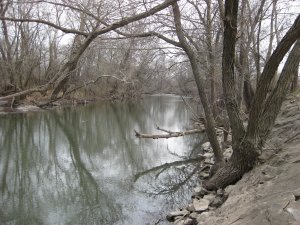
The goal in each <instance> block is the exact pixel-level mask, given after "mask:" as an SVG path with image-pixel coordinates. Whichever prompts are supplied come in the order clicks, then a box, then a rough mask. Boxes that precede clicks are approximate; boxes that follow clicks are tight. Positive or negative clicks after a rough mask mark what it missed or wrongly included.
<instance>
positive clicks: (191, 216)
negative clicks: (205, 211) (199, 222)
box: [190, 212, 200, 219]
mask: <svg viewBox="0 0 300 225" xmlns="http://www.w3.org/2000/svg"><path fill="white" fill-rule="evenodd" d="M199 215H200V214H199V213H197V212H192V213H191V214H190V218H192V219H197V218H198V216H199Z"/></svg>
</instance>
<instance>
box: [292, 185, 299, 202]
mask: <svg viewBox="0 0 300 225" xmlns="http://www.w3.org/2000/svg"><path fill="white" fill-rule="evenodd" d="M293 195H294V196H295V201H299V200H300V188H298V189H296V190H294V191H293Z"/></svg>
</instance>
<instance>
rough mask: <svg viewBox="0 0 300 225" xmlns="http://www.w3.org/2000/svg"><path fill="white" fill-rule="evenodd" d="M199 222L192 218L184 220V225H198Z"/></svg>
mask: <svg viewBox="0 0 300 225" xmlns="http://www.w3.org/2000/svg"><path fill="white" fill-rule="evenodd" d="M196 224H197V221H196V220H195V219H192V218H187V219H185V220H184V223H183V224H182V225H196Z"/></svg>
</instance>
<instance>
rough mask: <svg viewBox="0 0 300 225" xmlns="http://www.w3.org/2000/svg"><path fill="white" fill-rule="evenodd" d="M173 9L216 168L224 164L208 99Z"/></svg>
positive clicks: (179, 18) (175, 8)
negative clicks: (203, 116)
mask: <svg viewBox="0 0 300 225" xmlns="http://www.w3.org/2000/svg"><path fill="white" fill-rule="evenodd" d="M172 9H173V14H174V22H175V28H176V33H177V36H178V39H179V42H180V43H181V45H182V48H183V50H184V51H185V52H186V54H187V56H188V58H189V61H190V63H191V67H192V71H193V74H194V78H195V81H196V85H197V89H198V93H199V96H200V100H201V103H202V106H203V110H204V113H205V118H206V121H205V128H206V134H207V137H208V140H209V142H210V143H211V146H212V149H213V152H214V155H215V161H216V167H215V168H218V167H219V166H221V165H223V164H224V158H223V154H222V151H221V148H220V145H219V142H218V139H217V134H216V130H215V127H216V125H215V120H214V118H213V113H212V108H211V105H210V104H209V102H208V98H207V96H206V93H205V88H204V81H203V80H202V78H201V74H200V70H199V67H198V61H197V56H196V53H195V52H194V50H193V49H192V47H191V46H190V45H189V44H188V43H187V41H186V38H185V36H184V33H183V31H182V25H181V16H180V11H179V7H178V4H177V2H175V3H173V5H172Z"/></svg>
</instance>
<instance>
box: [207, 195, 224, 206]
mask: <svg viewBox="0 0 300 225" xmlns="http://www.w3.org/2000/svg"><path fill="white" fill-rule="evenodd" d="M223 202H224V201H223V199H222V198H221V197H220V196H217V197H215V199H214V200H213V201H212V202H211V204H210V206H211V207H216V208H218V207H220V206H221V205H222V204H223Z"/></svg>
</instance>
